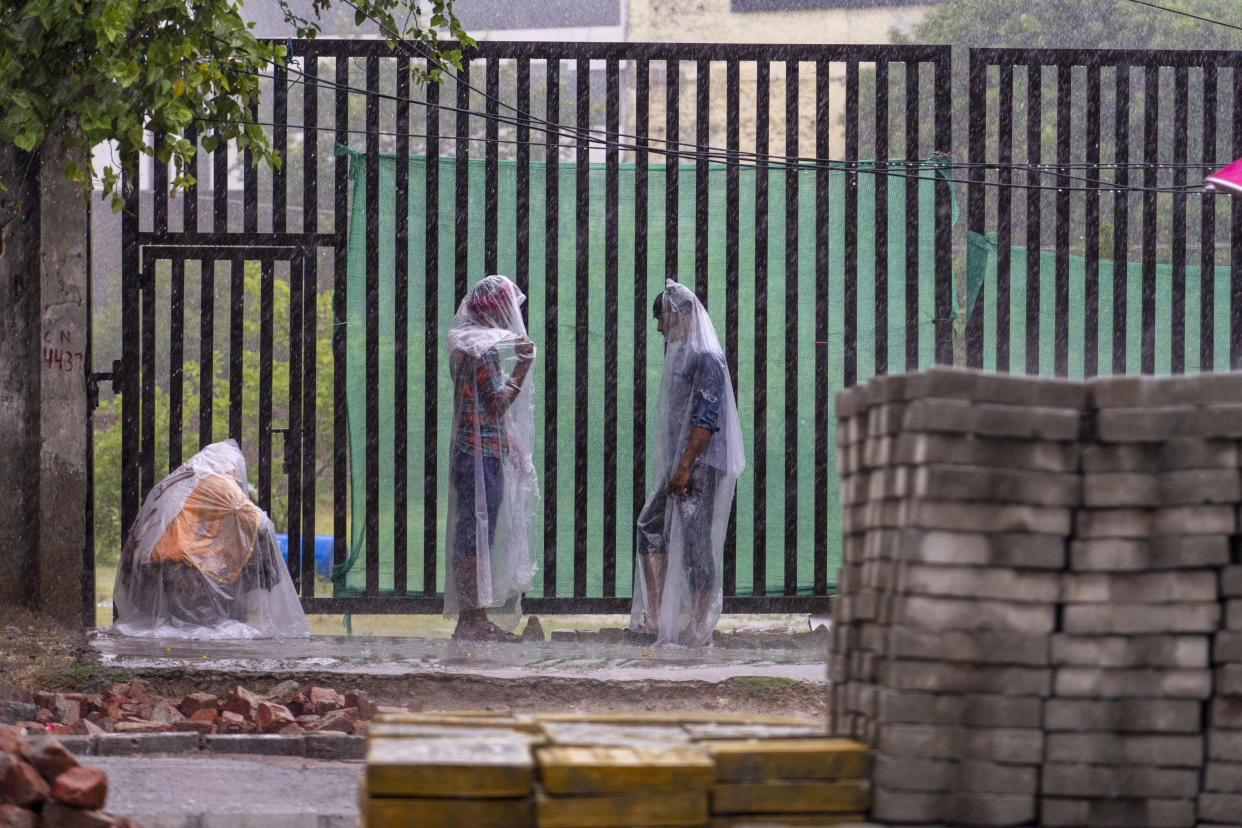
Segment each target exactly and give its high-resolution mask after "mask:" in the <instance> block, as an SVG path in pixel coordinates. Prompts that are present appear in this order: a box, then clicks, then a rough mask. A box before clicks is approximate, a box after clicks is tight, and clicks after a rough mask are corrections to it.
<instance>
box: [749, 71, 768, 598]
mask: <svg viewBox="0 0 1242 828" xmlns="http://www.w3.org/2000/svg"><path fill="white" fill-rule="evenodd" d="M771 72H772V67H771V64H770V63H768V61H766V60H759V61H757V62H756V64H755V410H754V430H755V438H754V439H755V490H754V504H753V508H754V515H755V522H754V527H753V529H752V538H751V547H752V576H753V580H752V589H753V594H754V595H756V596H759V595H766V594H767V592H768V561H767V554H768V521H767V511H768V130H769V124H770V113H769V110H770V108H771V86H772V82H771Z"/></svg>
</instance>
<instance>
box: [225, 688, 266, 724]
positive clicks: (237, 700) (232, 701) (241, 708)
mask: <svg viewBox="0 0 1242 828" xmlns="http://www.w3.org/2000/svg"><path fill="white" fill-rule="evenodd" d="M263 701H264V699H263V697H262V696H260V695H259V694H258V693H251V692H250V691H249V690H247V689H246V688H245V687H242V686H241V685H240V684H239V685H237V686H236V687H234V688H233V692H232V694H230V695H229V697H228V698H227V699H225V700H224V704H223V708H224V709H225V710H229V711H232V712H234V713H236V714H238V715H239V716H241V717H242V718H243V719H246V720H247V721H251V722H253V721H254V717H255V715H256V714H257V713H258V710H259V705H260V704H261V703H262V702H263Z"/></svg>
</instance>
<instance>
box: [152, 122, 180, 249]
mask: <svg viewBox="0 0 1242 828" xmlns="http://www.w3.org/2000/svg"><path fill="white" fill-rule="evenodd" d="M166 140H167V139H166V136H165V135H164V133H162V132H157V133H155V135H154V136H153V141H152V149H153V150H154V153H155V157H154V158H152V159H151V172H152V175H151V229H152V230H154V231H155V232H156V233H157V234H164V233H167V232H168V162H166V161H165V162H161V161H160V155H161V154H162V153H163V151H164V143H165V141H166ZM183 196H184V193H183Z"/></svg>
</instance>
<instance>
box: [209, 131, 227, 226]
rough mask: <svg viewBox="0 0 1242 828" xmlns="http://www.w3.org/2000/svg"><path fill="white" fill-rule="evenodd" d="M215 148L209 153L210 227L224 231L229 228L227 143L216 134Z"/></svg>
mask: <svg viewBox="0 0 1242 828" xmlns="http://www.w3.org/2000/svg"><path fill="white" fill-rule="evenodd" d="M216 140H217V141H218V142H219V143H217V144H216V149H215V151H214V152H212V154H211V162H212V169H211V189H212V195H211V229H212V231H213V232H215V233H226V232H228V229H229V145H228V142H227V141H225V140H224V139H223V138H220V137H219V135H218V134H217V136H216Z"/></svg>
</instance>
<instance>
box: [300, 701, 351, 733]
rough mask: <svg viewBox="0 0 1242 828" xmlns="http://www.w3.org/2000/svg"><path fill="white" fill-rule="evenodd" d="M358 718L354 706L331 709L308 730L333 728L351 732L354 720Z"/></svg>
mask: <svg viewBox="0 0 1242 828" xmlns="http://www.w3.org/2000/svg"><path fill="white" fill-rule="evenodd" d="M357 718H358V709H357V708H356V707H349V708H345V709H344V710H331V711H329V712H328V713H327V714H325V715H324V717H323V718H322V719H321V720H320V721H319V724H317V725H315V726H314V727H312V728H309V729H310V730H314V731H320V730H335V731H339V732H341V733H353V732H354V722H355V721H356V720H357Z"/></svg>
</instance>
